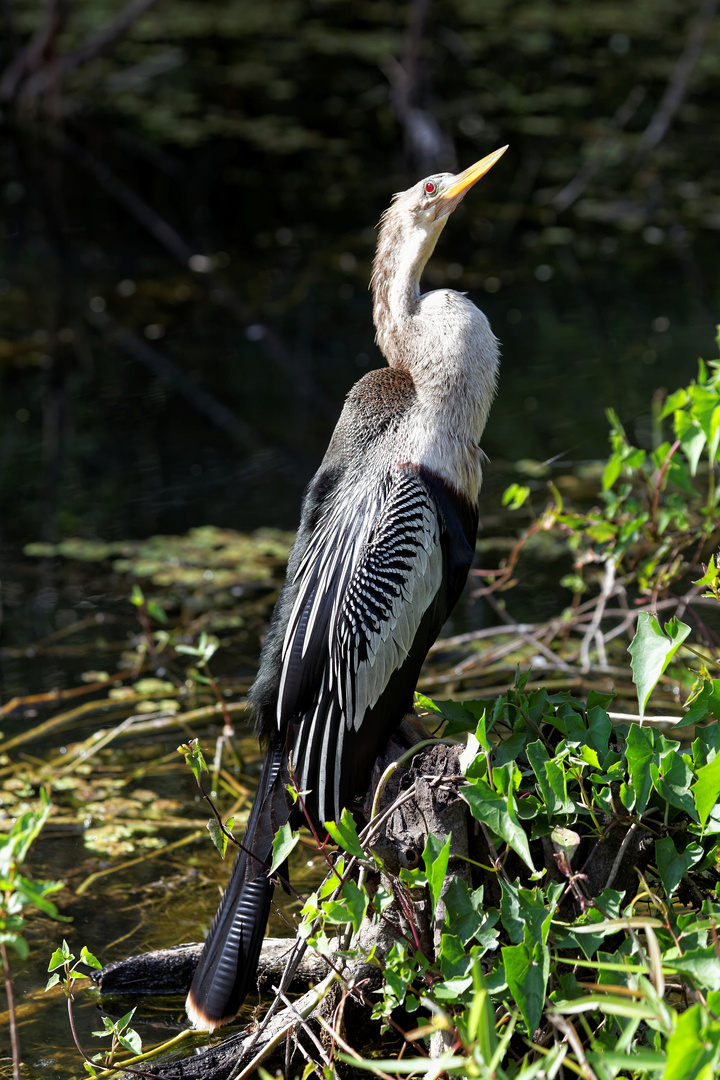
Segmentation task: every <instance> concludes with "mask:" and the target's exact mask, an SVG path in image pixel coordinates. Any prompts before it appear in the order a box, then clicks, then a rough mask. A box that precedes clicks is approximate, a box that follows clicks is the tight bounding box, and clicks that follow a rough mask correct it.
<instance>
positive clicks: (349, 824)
mask: <svg viewBox="0 0 720 1080" xmlns="http://www.w3.org/2000/svg"><path fill="white" fill-rule="evenodd" d="M325 828H326V829H327V831H328V832H329V833H330V835H331V836H332V838H333V840H334V841H335V843H336V844H338V846H339V847H341V848H343V849H344V850H345V851H347V852H348V853H349V854H350V855H354V856H355V857H356V858H357V859H362V858H363V856H364V852H363V849H362V846H361V844H360V840H359V839H358V832H357V825H356V824H355V819H354V817H353V816H352V814H351V813H349V811H348V810H347V809H345V810H343V812H342V815H341V817H340V824H339V825H338V824H337V823H336V822H334V821H326V822H325Z"/></svg>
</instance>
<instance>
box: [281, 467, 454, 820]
mask: <svg viewBox="0 0 720 1080" xmlns="http://www.w3.org/2000/svg"><path fill="white" fill-rule="evenodd" d="M293 583H294V584H295V585H296V586H297V589H298V592H297V597H296V600H295V603H294V605H293V608H292V610H291V613H290V617H289V620H288V626H287V630H286V633H285V638H284V642H283V649H282V659H281V662H282V673H281V681H280V690H279V696H278V712H277V719H278V725H279V727H280V729H281V730H282V729H283V727H284V725H285V723H287V722H288V721H289V720H291V719H292V718H293V717H294V718H297V719H300V716H299V712H298V710H299V709H304V710H305V715H304V716H303V717H302V722H301V724H300V725H299V728H298V730H297V734H296V736H295V739H294V742H295V746H294V747H293V757H294V759H295V761H296V764H297V767H298V779H299V781H300V783H301V786H302V787H310V788H315V790H316V794H317V800H318V811H319V816H320V819H321V820H322V819H323V818H329V817H336V818H337V817H338V816H339V814H340V811H341V807H340V805H339V789H340V774H341V770H342V743H343V734H344V731H345V729H348V730H349V729H351V728H354V729H355V730H356V731H359V730H360V727H361V725H362V721H363V718H364V717H365V715H366V713H367V712H368V710H369V709H372V708H373V707H374V706H375V705H376V704H377V703H378V701H379V700H380V698H381V696H382V694H383V692H384V690H385V689H386V687H387V685H388V683H389V681H390V678H391V676H392V674H393V672H394V671H396V670H397V669H398V668H399V667H400V666H401V665H402V663H403V662H404V660H405V658H406V657H407V655H408V652H409V651H410V649H411V647H412V643H413V641H414V638H415V635H416V633H417V631H418V627H419V626H420V622H421V620H422V618H423V616H424V614H425V612H426V611H427V609H428V608H429V606H430V604H431V603H432V602H433V600H434V598H435V596H436V595H437V593H438V590H439V589H440V587H441V583H442V550H441V546H440V525H439V521H438V515H437V510H436V508H435V505H434V503H433V502H432V500H431V498H430V496H429V493H428V490H427V488H426V487H425V485H424V484H423V483H422V481H421V480H420V478H419V477H418V475H417V473H415V472H414V471H412V470H402V469H398V470H397V471H396V472H394V473H393V474H392V476H391V477H388V481H387V483H386V484H385V485H384V488H383V489H382V490H381V491H379V490H378V489H377V488H375V489H373V491H372V492H365V493H363V492H362V490H358V486H357V485H356V486H355V487H354V488H352V489H350V492H349V493H348V497H345V498H343V497H342V494H340V497H339V498H338V499H337V500H336V501H334V502H333V504H332V505H331V507H330V508H329V510H328V512H327V513H326V514H325V515H324V516H323V518H322V519H321V520H320V522H319V523H318V526H317V527H316V529H315V532H314V534H313V536H312V537H311V539H310V542H309V544H308V547H307V549H306V551H305V553H304V555H303V558H302V560H301V562H300V565H299V566H298V569H297V572H296V574H295V577H294V581H293ZM306 657H310V658H312V660H313V662H314V663H318V670H321V671H322V678H321V679H320V680H319V683H320V684H319V685H318V688H317V691H316V692H315V693H314V694H313V695H311V697H312V699H313V700H310V701H304V702H303V703H301V702H299V701H297V700H295V698H296V693H295V691H296V689H297V687H298V686H300V685H303V687H304V690H305V691H306V692H307V689H308V688H307V686H305V684H304V683H303V682H302V679H301V678H299V677H298V670H299V669H298V668H297V665H302V664H303V663H304V662H309V660H308V661H306ZM311 759H312V760H314V761H315V762H316V766H315V768H316V769H317V772H318V775H317V776H314V775H311V772H312V769H311V767H310V763H311Z"/></svg>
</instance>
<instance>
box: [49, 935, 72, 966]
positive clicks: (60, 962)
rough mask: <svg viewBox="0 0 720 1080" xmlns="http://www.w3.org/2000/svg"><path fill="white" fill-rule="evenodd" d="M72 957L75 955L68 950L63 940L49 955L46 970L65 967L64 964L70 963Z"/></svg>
mask: <svg viewBox="0 0 720 1080" xmlns="http://www.w3.org/2000/svg"><path fill="white" fill-rule="evenodd" d="M74 959H75V957H74V955H73V954H72V953H71V952H70V949H69V948H68V943H67V941H63V943H62V945H61V946H60V948H59V949H56V950H55V952H54V953H53V954H52V956H51V957H50V963H49V964H48V971H55V969H56V968H61V967H65V965H66V964H71V963H72V962H73V960H74Z"/></svg>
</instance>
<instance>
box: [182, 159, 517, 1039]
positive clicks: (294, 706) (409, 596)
mask: <svg viewBox="0 0 720 1080" xmlns="http://www.w3.org/2000/svg"><path fill="white" fill-rule="evenodd" d="M503 149H504V148H503ZM502 152H503V151H496V153H495V154H493V155H490V156H489V157H488V158H486V159H484V160H483V161H482V162H479V163H478V165H476V166H473V167H472V169H469V170H467V171H466V173H463V174H461V175H460V176H458V177H453V176H448V175H447V174H442V175H440V176H437V177H430V178H428V179H427V180H425V181H422V182H421V183H420V184H417V185H415V187H413V188H411V189H410V190H409V191H407V192H403V193H401V194H400V195H398V196H396V197H395V200H394V202H393V204H392V206H391V207H390V209H389V210H388V211H387V213H386V214H385V216H384V219H383V224H382V227H381V231H380V235H379V238H378V250H377V255H376V259H375V264H374V270H373V278H372V288H373V296H374V310H373V314H374V319H375V325H376V328H377V340H378V344H379V346H380V348H381V350H382V352H383V354H384V356H385V358H386V360H387V361H388V364H389V365H390V366H389V367H387V368H383V369H380V370H378V371H372V372H370V373H369V374H368V375H366V376H365V377H364V378H363V379H361V380H360V381H359V382H358V383H357V384H356V385H355V386H354V387H353V389H352V390H351V391H350V394H349V395H348V398H347V401H346V404H345V408H344V409H343V412H342V415H341V417H340V420H339V422H338V425H337V427H336V429H335V432H334V434H333V437H332V440H331V442H330V445H329V447H328V450H327V453H326V455H325V458H324V460H323V463H322V465H321V467H320V469H319V471H318V472H317V474H316V475H315V477H314V478H313V480H312V481H311V483H310V485H309V487H308V490H307V492H306V493H305V498H304V502H303V509H302V516H301V522H300V528H299V531H298V535H297V539H296V542H295V545H294V547H293V551H292V554H291V556H290V561H289V565H288V573H287V580H286V583H285V586H284V588H283V591H282V594H281V596H280V599H279V600H278V603H277V606H276V608H275V612H274V614H273V618H272V622H271V626H270V630H269V632H268V636H267V640H266V642H265V646H264V648H263V654H262V658H261V665H260V672H259V674H258V678H257V680H256V682H255V685H254V686H253V689H252V691H251V695H250V702H251V704H252V706H253V708H254V711H255V715H256V718H257V726H258V734H259V736H260V738H261V740H262V741H263V742H264V743H265V745H266V746H267V748H268V752H267V758H266V762H265V766H264V769H263V773H262V776H261V779H260V782H259V785H258V792H257V795H256V797H255V802H254V804H253V808H252V810H251V813H250V818H249V821H248V825H247V828H246V832H245V836H244V838H243V842H242V850H241V853H240V855H239V856H238V859H237V860H236V863H235V866H234V867H233V872H232V875H231V878H230V882H229V884H228V887H227V889H226V891H225V894H224V896H223V900H222V902H221V905H220V908H219V910H218V913H217V915H216V917H215V922H214V923H213V926H212V929H211V931H210V934H209V936H208V940H207V942H206V945H205V949H204V951H203V955H202V957H201V959H200V963H199V966H198V969H197V972H196V975H195V979H194V981H193V986H192V988H191V990H190V994H189V996H188V1003H187V1010H188V1015H189V1016H190V1018H191V1020H192V1021H193V1023H195V1025H196V1026H198V1027H203V1028H213V1027H217V1026H218V1025H219V1024H221V1023H225V1022H227V1021H228V1020H230V1019H232V1017H233V1016H234V1015H235V1013H236V1012H237V1009H238V1008H239V1006H240V1004H241V1003H242V1001H243V999H244V998H245V996H246V994H247V993H248V991H249V989H250V988H251V986H252V983H253V981H254V979H255V969H256V965H257V959H258V956H259V952H260V946H261V944H262V937H263V934H264V929H265V923H266V921H267V915H268V912H269V907H270V900H271V897H272V889H273V886H272V883H271V882H270V881H269V880H268V877H267V869H268V867H269V865H270V861H271V850H272V839H273V836H274V833H275V831H276V830H277V829H278V828H279V827H280V826H281V825H283V824H284V823H286V822H287V821H288V820H289V819H290V818H291V817H292V818H293V819H294V823H295V822H296V823H299V811H298V809H297V807H295V808H292V807H291V804H290V800H289V798H288V796H287V794H286V786H287V784H288V783H289V782H290V780H291V778H292V780H293V782H294V783H295V784H296V785H297V787H298V789H299V790H301V791H305V792H307V794H306V795H305V797H304V798H305V806H306V809H307V811H308V813H309V814H310V816H311V818H312V819H313V820H314V821H315V822H316V823H318V824H320V823H321V822H323V821H328V820H335V819H337V818H339V816H340V813H341V811H342V809H343V807H345V806H348V805H349V804H350V803H352V801H353V799H355V798H356V797H357V796H358V795H362V794H363V793H364V792H365V790H366V789H367V785H368V782H369V777H370V773H371V770H372V766H373V763H374V761H375V759H376V757H377V756H378V754H379V753H380V752H381V751H382V749H383V748H384V746H385V744H386V743H387V741H388V739H389V737H390V735H391V734H392V732H393V731H394V730H395V728H396V727H397V726H398V724H399V723H400V721H401V720H402V718H403V716H404V715H405V714H406V713H407V712H409V711H410V710H411V709H412V701H413V692H414V689H415V685H416V683H417V679H418V675H419V673H420V668H421V666H422V663H423V661H424V659H425V656H426V654H427V651H428V649H429V648H430V646H431V645H432V643H433V642H434V641H435V638H436V637H437V635H438V633H439V631H440V628H441V627H442V625H443V623H444V622H445V620H446V618H447V617H448V615H449V614H450V612H451V611H452V609H453V607H454V605H455V603H456V601H457V599H458V596H459V595H460V592H461V590H462V588H463V585H464V583H465V580H466V578H467V573H468V570H469V568H470V563H471V561H472V557H473V553H474V548H475V536H476V532H477V520H478V493H479V488H480V482H481V479H482V458H483V455H482V451H481V449H480V445H479V440H480V436H481V435H482V431H483V428H484V426H485V422H486V420H487V415H488V411H489V408H490V403H491V401H492V397H493V394H494V390H495V381H496V377H497V367H498V347H497V342H496V340H495V338H494V337H493V335H492V333H491V331H490V327H489V324H488V322H487V319H486V318H485V316H484V315H483V313H482V312H481V311H479V310H478V308H476V307H475V305H474V304H473V303H472V302H471V301H470V300H468V298H467V297H466V296H465V295H463V294H461V293H457V292H454V291H452V290H445V289H440V290H437V291H434V292H430V293H425V294H421V293H420V287H419V285H420V276H421V273H422V270H423V268H424V266H425V263H426V262H427V259H428V258H429V256H430V254H431V253H432V250H433V248H434V246H435V242H436V241H437V238H438V236H439V235H440V232H441V231H442V228H443V226H444V224H445V221H446V220H447V216H448V214H449V213H450V211H451V210H452V209H454V206H455V205H457V202H459V201H460V199H461V198H462V197H463V195H464V194H465V192H466V191H467V190H468V189H469V187H470V186H471V185H472V184H473V183H474V182H475V180H476V179H478V178H479V177H480V176H481V175H483V173H484V172H486V171H487V169H489V168H490V167H491V166H492V165H493V164H494V162H495V161H496V160H497V159H498V158H499V157H500V155H501V153H502Z"/></svg>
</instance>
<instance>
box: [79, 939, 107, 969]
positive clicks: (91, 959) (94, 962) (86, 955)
mask: <svg viewBox="0 0 720 1080" xmlns="http://www.w3.org/2000/svg"><path fill="white" fill-rule="evenodd" d="M80 959H81V960H82V962H83V964H87V966H88V967H91V968H96V969H97V970H98V971H101V970H102V964H101V963H100V961H99V960H98V958H97V956H93V954H92V953H91V952H90V950H89V949H88V947H87V945H83V947H82V949H81V950H80Z"/></svg>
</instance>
